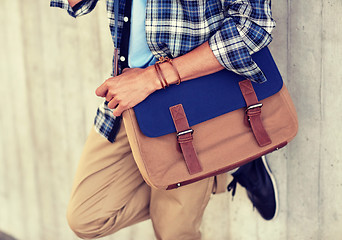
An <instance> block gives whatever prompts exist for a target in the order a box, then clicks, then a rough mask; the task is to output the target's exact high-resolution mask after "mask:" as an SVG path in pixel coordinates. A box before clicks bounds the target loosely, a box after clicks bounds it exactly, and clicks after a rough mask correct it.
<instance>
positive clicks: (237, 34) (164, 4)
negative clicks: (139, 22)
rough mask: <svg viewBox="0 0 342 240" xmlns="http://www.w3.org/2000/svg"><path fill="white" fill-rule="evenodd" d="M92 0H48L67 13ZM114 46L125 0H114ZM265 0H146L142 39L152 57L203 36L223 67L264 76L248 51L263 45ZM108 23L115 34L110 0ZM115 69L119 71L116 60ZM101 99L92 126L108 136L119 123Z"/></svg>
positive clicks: (175, 52)
mask: <svg viewBox="0 0 342 240" xmlns="http://www.w3.org/2000/svg"><path fill="white" fill-rule="evenodd" d="M97 1H98V0H83V1H81V2H80V3H78V4H77V5H76V6H74V7H73V8H71V7H70V6H69V3H68V0H51V2H50V6H52V7H60V8H63V9H66V10H67V11H68V13H69V14H70V15H71V16H73V17H78V16H81V15H84V14H87V13H89V12H91V11H92V10H93V9H94V7H95V6H96V3H97ZM119 1H120V2H119V16H118V25H119V26H118V36H117V42H118V49H119V55H120V46H121V39H122V33H123V24H124V10H125V2H126V0H119ZM133 1H134V0H133ZM270 2H271V0H191V1H175V0H147V5H146V20H145V26H146V40H147V44H148V46H149V48H150V50H151V52H152V53H153V55H154V56H155V57H157V58H159V57H161V56H168V57H170V58H175V57H178V56H181V55H183V54H185V53H187V52H189V51H191V50H193V49H194V48H196V47H197V46H199V45H201V44H202V43H204V42H206V41H209V45H210V48H211V49H212V51H213V53H214V55H215V56H216V58H217V60H218V61H219V62H220V63H221V64H222V65H223V66H224V67H225V68H226V69H228V70H230V71H233V72H235V73H237V74H240V75H242V76H244V77H246V78H248V79H251V80H252V81H255V82H259V83H261V82H264V81H266V78H265V76H264V74H263V73H262V71H261V70H260V68H259V67H258V66H257V64H256V63H255V62H254V61H253V60H252V58H251V54H253V53H255V52H257V51H259V50H260V49H262V48H263V47H265V46H267V45H268V44H269V43H270V42H271V41H272V37H271V31H272V30H273V28H274V27H275V22H274V20H273V19H272V15H271V6H270V5H271V3H270ZM107 12H108V19H109V27H110V30H111V34H112V38H113V41H114V40H115V36H114V35H115V34H114V29H115V26H114V24H115V21H114V0H107ZM119 71H121V67H120V62H119ZM119 125H120V124H119V119H116V118H115V117H114V115H113V114H112V110H111V109H109V108H108V107H107V105H106V103H103V104H102V105H101V106H100V107H99V108H98V110H97V115H96V117H95V128H96V130H97V131H98V132H99V133H101V134H102V135H103V136H105V137H106V138H107V139H108V140H109V141H111V142H113V141H114V138H115V134H113V132H116V131H117V129H118V128H119Z"/></svg>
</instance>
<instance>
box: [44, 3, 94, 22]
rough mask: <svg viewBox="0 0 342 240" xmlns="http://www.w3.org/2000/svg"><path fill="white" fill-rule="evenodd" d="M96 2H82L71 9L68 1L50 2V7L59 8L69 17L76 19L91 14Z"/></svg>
mask: <svg viewBox="0 0 342 240" xmlns="http://www.w3.org/2000/svg"><path fill="white" fill-rule="evenodd" d="M97 2H98V0H82V1H81V2H79V3H77V4H76V5H75V6H73V7H71V6H70V4H69V2H68V0H51V1H50V7H59V8H62V9H65V10H67V11H68V13H69V15H70V16H72V17H74V18H76V17H79V16H82V15H85V14H87V13H89V12H91V11H92V10H93V9H94V8H95V6H96V3H97Z"/></svg>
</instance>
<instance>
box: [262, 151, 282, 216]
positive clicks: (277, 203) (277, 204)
mask: <svg viewBox="0 0 342 240" xmlns="http://www.w3.org/2000/svg"><path fill="white" fill-rule="evenodd" d="M261 160H262V162H263V164H264V166H265V168H266V171H267V173H268V175H269V176H270V178H271V182H272V185H273V190H274V197H275V202H276V209H275V213H274V216H273V218H271V219H269V220H272V219H274V218H276V217H277V216H278V211H279V199H278V189H277V183H276V180H275V178H274V176H273V174H272V171H271V169H270V167H269V166H268V163H267V160H266V156H262V157H261Z"/></svg>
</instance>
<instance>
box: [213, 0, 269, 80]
mask: <svg viewBox="0 0 342 240" xmlns="http://www.w3.org/2000/svg"><path fill="white" fill-rule="evenodd" d="M224 10H225V12H224V13H225V16H226V18H225V20H224V21H223V23H222V25H221V28H220V29H219V30H218V31H217V32H216V33H215V34H214V35H213V36H211V38H210V39H209V44H210V47H211V49H212V51H213V53H214V55H215V56H216V58H217V59H218V61H219V62H220V63H221V64H222V65H223V66H224V67H225V68H226V69H228V70H230V71H233V72H235V73H237V74H240V75H242V76H244V77H246V78H248V79H250V80H252V81H255V82H259V83H262V82H264V81H266V77H265V75H264V74H263V72H262V71H261V70H260V68H259V67H258V66H257V64H256V63H255V62H254V61H253V60H252V58H251V55H252V54H253V53H255V52H257V51H259V50H260V49H262V48H263V47H265V46H267V45H268V44H269V43H270V42H271V41H272V37H271V32H272V30H273V28H274V27H275V21H274V20H273V19H272V14H271V3H270V0H225V1H224Z"/></svg>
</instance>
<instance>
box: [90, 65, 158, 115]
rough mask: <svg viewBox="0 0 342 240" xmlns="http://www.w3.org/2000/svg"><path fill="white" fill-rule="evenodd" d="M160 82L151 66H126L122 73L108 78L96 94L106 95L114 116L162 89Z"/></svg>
mask: <svg viewBox="0 0 342 240" xmlns="http://www.w3.org/2000/svg"><path fill="white" fill-rule="evenodd" d="M160 88H161V85H160V82H159V80H158V78H157V76H156V74H155V71H154V69H153V66H152V68H151V67H148V68H146V69H141V68H126V69H124V71H123V72H122V74H121V75H119V76H117V77H111V78H108V79H107V80H106V81H105V82H104V83H103V84H101V86H99V87H98V88H97V89H96V95H97V96H99V97H104V98H105V99H106V100H107V101H108V102H109V103H108V107H109V108H111V109H114V111H113V114H114V116H120V115H121V114H122V112H123V111H125V110H127V109H129V108H132V107H134V106H135V105H137V104H138V103H140V102H142V101H143V100H144V99H145V98H146V97H147V96H148V95H150V94H151V93H152V92H154V91H155V90H157V89H160Z"/></svg>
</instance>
